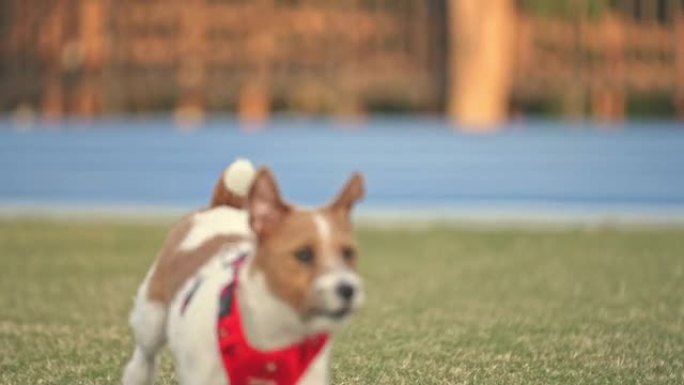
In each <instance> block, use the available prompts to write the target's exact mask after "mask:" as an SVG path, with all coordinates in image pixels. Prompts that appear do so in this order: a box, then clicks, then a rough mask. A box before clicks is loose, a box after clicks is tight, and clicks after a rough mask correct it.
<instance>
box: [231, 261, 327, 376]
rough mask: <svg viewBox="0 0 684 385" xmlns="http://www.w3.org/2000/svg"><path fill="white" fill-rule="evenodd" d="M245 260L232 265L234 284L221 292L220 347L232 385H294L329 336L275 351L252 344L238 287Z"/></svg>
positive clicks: (310, 338)
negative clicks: (239, 304)
mask: <svg viewBox="0 0 684 385" xmlns="http://www.w3.org/2000/svg"><path fill="white" fill-rule="evenodd" d="M243 261H244V257H242V258H239V259H238V260H237V261H236V262H235V263H234V264H233V280H232V282H231V283H230V284H228V285H227V286H226V287H225V288H224V289H223V290H222V291H221V302H220V311H219V318H218V323H217V331H218V346H219V350H220V351H221V360H222V361H223V367H224V368H225V370H226V374H227V375H228V378H229V379H230V385H254V384H268V385H294V384H295V383H296V382H297V381H298V380H299V378H301V376H302V375H303V374H304V372H305V371H306V369H307V368H308V367H309V365H310V364H311V362H312V361H313V360H314V358H315V357H316V356H317V355H318V353H320V351H321V350H322V349H323V347H324V346H325V344H326V343H327V342H328V335H327V334H319V335H315V336H312V337H309V338H307V339H305V340H304V341H302V342H300V343H297V344H294V345H290V346H287V347H285V348H282V349H278V350H274V351H268V352H265V351H261V350H257V349H255V348H254V347H252V346H251V345H250V344H249V341H247V338H246V336H245V332H244V329H243V327H242V319H241V317H240V307H239V306H238V296H237V295H235V287H236V285H237V281H238V271H239V269H240V266H241V265H242V262H243Z"/></svg>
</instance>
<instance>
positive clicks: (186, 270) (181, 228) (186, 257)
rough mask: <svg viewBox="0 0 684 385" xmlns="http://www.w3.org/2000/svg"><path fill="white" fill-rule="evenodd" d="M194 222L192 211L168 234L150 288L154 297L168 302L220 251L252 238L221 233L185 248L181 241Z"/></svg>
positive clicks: (148, 294) (155, 299) (152, 297)
mask: <svg viewBox="0 0 684 385" xmlns="http://www.w3.org/2000/svg"><path fill="white" fill-rule="evenodd" d="M192 222H193V217H192V215H189V216H187V217H185V218H183V219H182V220H181V221H180V222H179V223H178V224H177V225H176V226H175V227H174V228H173V229H172V230H171V232H170V233H169V236H168V237H167V238H166V241H165V242H164V246H163V247H162V249H161V251H160V252H159V256H158V257H157V264H156V266H155V268H154V271H153V272H152V275H151V277H150V281H149V285H148V288H147V297H148V298H149V299H150V300H152V301H155V302H161V303H163V304H168V303H169V302H171V300H172V299H173V298H174V297H175V295H176V293H177V292H178V290H180V288H181V287H182V286H183V283H184V282H185V281H186V280H187V279H188V278H190V277H192V276H193V275H195V274H196V273H197V271H198V270H199V269H200V268H201V267H202V266H203V265H204V264H205V263H206V262H207V261H209V260H210V259H211V258H212V257H214V256H215V255H216V253H218V252H219V251H220V250H221V249H223V248H224V247H227V246H230V245H235V244H237V243H240V242H243V241H245V240H247V239H248V238H246V237H244V236H242V235H217V236H215V237H213V238H211V239H209V240H208V241H206V242H204V243H202V244H201V245H200V246H199V247H197V248H195V249H192V250H181V249H180V244H181V242H182V241H183V239H184V238H185V236H186V235H187V234H188V232H189V231H190V229H191V228H192Z"/></svg>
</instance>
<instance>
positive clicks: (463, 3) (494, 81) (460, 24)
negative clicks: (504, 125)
mask: <svg viewBox="0 0 684 385" xmlns="http://www.w3.org/2000/svg"><path fill="white" fill-rule="evenodd" d="M448 8H449V9H448V20H449V21H448V27H447V28H448V30H449V58H448V72H449V78H450V79H449V90H448V101H447V112H448V115H449V117H450V118H451V119H452V120H454V121H455V122H457V123H459V124H461V125H462V126H463V127H464V128H466V129H469V130H475V131H483V130H488V129H491V128H492V127H493V126H494V125H495V124H497V123H499V122H501V121H502V120H504V119H505V118H506V117H507V112H508V101H509V97H510V92H511V82H512V65H513V54H514V52H513V45H514V39H513V34H514V30H515V28H514V26H515V19H516V12H515V8H514V4H513V1H511V0H487V1H485V0H449V3H448Z"/></svg>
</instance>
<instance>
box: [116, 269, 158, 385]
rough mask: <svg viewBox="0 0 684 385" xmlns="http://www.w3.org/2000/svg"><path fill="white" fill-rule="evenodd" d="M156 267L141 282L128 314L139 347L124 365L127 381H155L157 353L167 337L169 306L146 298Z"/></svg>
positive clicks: (140, 384)
mask: <svg viewBox="0 0 684 385" xmlns="http://www.w3.org/2000/svg"><path fill="white" fill-rule="evenodd" d="M154 268H155V266H154V265H153V266H152V268H151V269H150V270H149V272H148V273H147V276H146V277H145V280H144V281H143V283H142V285H140V288H139V289H138V293H137V294H136V298H135V303H134V305H133V311H131V315H130V318H129V323H130V326H131V329H132V331H133V338H134V339H135V345H136V347H135V350H134V352H133V356H132V357H131V359H130V360H129V361H128V364H127V365H126V368H125V369H124V375H123V384H124V385H148V384H151V383H152V382H153V381H154V372H155V367H156V355H157V352H158V351H159V349H160V348H161V347H162V346H164V342H165V341H166V335H165V333H164V325H165V324H166V308H165V307H164V305H163V304H161V303H158V302H153V301H150V300H149V299H148V298H147V287H148V285H149V280H150V276H151V275H152V271H154Z"/></svg>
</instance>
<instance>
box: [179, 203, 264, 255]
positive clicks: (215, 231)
mask: <svg viewBox="0 0 684 385" xmlns="http://www.w3.org/2000/svg"><path fill="white" fill-rule="evenodd" d="M230 234H235V235H249V234H251V232H250V230H249V224H248V220H247V213H246V212H245V211H243V210H238V209H235V208H232V207H227V206H218V207H214V208H212V209H209V210H206V211H202V212H199V213H197V214H195V215H194V216H193V218H192V227H191V228H190V231H188V234H187V235H186V236H185V238H184V239H183V242H181V244H180V249H181V250H184V251H189V250H194V249H196V248H197V247H199V246H200V245H202V244H203V243H204V242H206V241H208V240H209V239H211V238H213V237H215V236H217V235H230Z"/></svg>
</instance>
